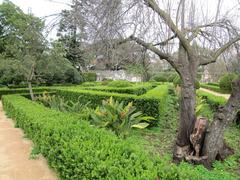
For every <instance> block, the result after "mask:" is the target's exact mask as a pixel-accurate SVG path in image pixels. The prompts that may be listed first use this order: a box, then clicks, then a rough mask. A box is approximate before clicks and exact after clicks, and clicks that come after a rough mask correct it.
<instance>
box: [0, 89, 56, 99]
mask: <svg viewBox="0 0 240 180" xmlns="http://www.w3.org/2000/svg"><path fill="white" fill-rule="evenodd" d="M44 91H48V92H52V91H53V90H51V89H49V88H47V87H37V88H33V92H34V93H42V92H44ZM7 94H29V89H28V88H18V89H7V88H3V89H2V88H1V89H0V99H1V97H2V96H3V95H7Z"/></svg>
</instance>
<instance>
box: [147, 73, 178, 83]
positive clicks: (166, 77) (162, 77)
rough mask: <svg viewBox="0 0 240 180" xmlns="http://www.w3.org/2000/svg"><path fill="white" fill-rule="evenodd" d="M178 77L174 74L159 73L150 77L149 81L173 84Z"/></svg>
mask: <svg viewBox="0 0 240 180" xmlns="http://www.w3.org/2000/svg"><path fill="white" fill-rule="evenodd" d="M176 76H178V74H177V73H176V72H171V71H170V72H160V73H157V74H155V75H153V76H152V77H151V80H154V81H157V82H173V80H174V79H175V77H176Z"/></svg>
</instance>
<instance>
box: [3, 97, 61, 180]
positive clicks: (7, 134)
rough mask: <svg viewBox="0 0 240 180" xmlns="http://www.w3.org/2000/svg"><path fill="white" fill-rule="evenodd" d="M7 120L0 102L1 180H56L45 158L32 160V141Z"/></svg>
mask: <svg viewBox="0 0 240 180" xmlns="http://www.w3.org/2000/svg"><path fill="white" fill-rule="evenodd" d="M23 136H24V134H23V132H22V130H21V129H19V128H14V122H13V121H12V120H11V119H9V118H7V117H6V116H5V114H4V112H3V110H2V104H1V102H0V180H55V179H57V177H56V174H55V173H54V172H53V171H52V170H50V169H49V167H48V165H47V162H46V160H45V159H44V158H43V157H41V156H40V157H38V158H37V159H30V154H31V150H32V143H31V141H29V140H27V139H24V138H23Z"/></svg>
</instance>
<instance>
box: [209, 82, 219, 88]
mask: <svg viewBox="0 0 240 180" xmlns="http://www.w3.org/2000/svg"><path fill="white" fill-rule="evenodd" d="M207 84H208V85H211V86H218V87H219V83H217V82H209V83H207Z"/></svg>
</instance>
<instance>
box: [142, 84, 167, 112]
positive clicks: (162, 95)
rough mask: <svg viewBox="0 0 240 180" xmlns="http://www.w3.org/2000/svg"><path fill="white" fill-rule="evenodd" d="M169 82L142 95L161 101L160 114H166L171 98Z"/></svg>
mask: <svg viewBox="0 0 240 180" xmlns="http://www.w3.org/2000/svg"><path fill="white" fill-rule="evenodd" d="M169 88H170V85H169V84H164V85H159V86H157V87H155V88H153V89H151V90H150V91H148V92H147V93H146V94H144V95H142V96H140V97H141V98H151V99H156V100H158V101H159V114H160V116H161V115H162V114H164V112H165V110H166V103H167V99H168V98H169Z"/></svg>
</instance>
